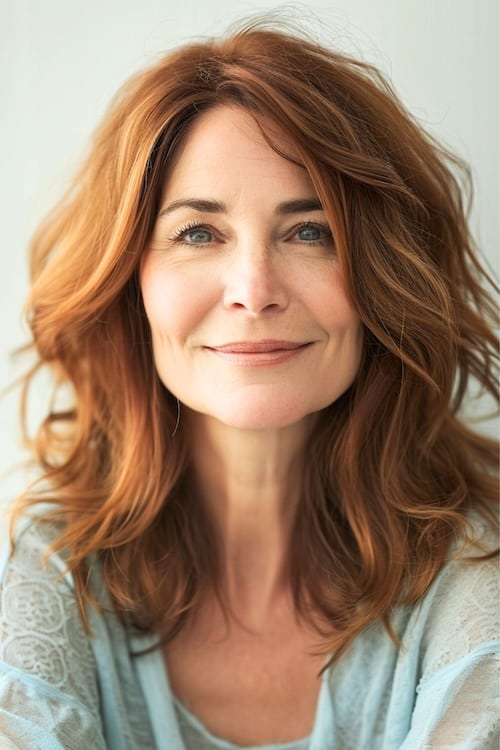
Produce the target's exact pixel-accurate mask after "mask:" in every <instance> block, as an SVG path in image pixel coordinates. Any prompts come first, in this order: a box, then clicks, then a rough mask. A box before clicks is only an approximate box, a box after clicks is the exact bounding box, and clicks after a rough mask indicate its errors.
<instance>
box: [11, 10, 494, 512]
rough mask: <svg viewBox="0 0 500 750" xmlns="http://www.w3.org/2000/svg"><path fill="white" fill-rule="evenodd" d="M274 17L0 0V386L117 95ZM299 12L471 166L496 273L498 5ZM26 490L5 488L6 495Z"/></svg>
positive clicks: (477, 225) (14, 431)
mask: <svg viewBox="0 0 500 750" xmlns="http://www.w3.org/2000/svg"><path fill="white" fill-rule="evenodd" d="M279 7H280V4H278V3H275V2H260V3H252V2H243V0H182V2H173V0H85V1H84V2H82V1H81V0H0V165H1V172H0V206H1V218H2V222H1V234H0V238H1V242H0V262H1V266H0V268H1V271H0V388H3V387H5V386H6V385H7V384H8V383H9V381H10V380H12V378H13V377H14V375H15V374H16V373H18V372H19V371H20V367H19V366H15V365H14V364H13V363H12V362H11V361H10V360H9V352H10V351H11V350H12V349H13V348H14V347H17V346H19V345H20V344H22V343H23V342H24V341H25V338H26V330H24V329H23V326H22V324H21V307H22V303H23V300H24V297H25V294H26V291H27V262H26V257H27V244H28V240H29V237H30V235H31V233H32V231H33V229H34V227H35V226H36V224H37V222H38V220H39V219H40V218H41V217H42V216H43V214H44V212H45V211H46V210H47V209H48V208H49V207H50V205H51V204H52V203H53V202H54V201H55V200H56V199H57V196H58V195H60V194H61V192H62V191H63V189H64V187H65V185H66V184H67V181H68V179H69V177H70V176H71V174H72V172H73V170H74V168H75V166H76V165H77V164H78V160H79V157H80V156H81V155H82V153H83V152H84V149H85V146H86V144H87V141H88V137H89V135H90V134H91V132H92V130H93V129H94V127H95V125H96V124H97V122H98V121H99V119H100V117H101V115H102V113H103V112H104V109H105V107H106V105H107V103H108V101H109V99H110V97H111V96H112V94H113V93H114V91H115V90H116V89H117V87H118V86H119V85H120V84H121V83H122V82H123V81H124V80H125V79H126V78H127V77H128V76H129V75H130V74H132V73H133V72H135V71H136V70H137V69H139V68H141V67H144V66H146V65H148V64H149V63H151V62H153V61H154V60H155V58H156V57H157V56H158V55H159V54H160V53H161V52H162V51H164V50H167V49H169V48H171V47H174V46H177V45H179V44H181V43H183V42H185V41H188V40H191V39H193V38H196V37H199V36H203V35H205V36H206V35H217V34H219V33H221V32H223V31H224V30H225V29H226V28H227V26H228V25H229V24H230V23H232V22H234V21H236V20H238V19H240V18H242V17H245V16H248V15H250V14H253V13H257V12H261V11H265V10H269V9H276V8H279ZM289 7H290V6H289ZM294 8H295V9H294V10H292V11H290V10H289V11H288V15H289V16H291V17H292V18H293V19H295V22H296V23H299V24H300V23H305V24H306V25H307V26H309V27H310V26H312V28H313V29H314V30H315V31H316V32H317V31H318V30H320V31H321V35H322V37H323V39H324V41H325V42H326V43H327V44H328V45H330V46H333V45H335V46H337V47H339V48H340V49H342V50H344V51H350V52H353V53H354V54H355V55H357V56H360V57H362V58H364V59H365V60H368V61H370V62H374V63H375V64H377V65H378V66H379V67H380V68H381V69H382V70H383V71H384V72H385V73H386V74H388V75H389V77H390V78H391V79H392V81H393V83H394V85H395V87H396V89H397V90H398V92H399V94H400V96H401V97H402V99H403V101H404V102H405V103H406V105H407V106H408V107H409V109H410V110H411V111H412V112H413V113H414V114H415V115H416V116H417V117H418V119H419V120H420V122H421V123H422V125H423V126H424V127H426V128H427V129H428V130H430V131H431V132H433V133H434V134H435V135H437V136H438V137H439V138H440V139H441V140H442V141H444V142H445V143H446V144H447V145H449V146H451V147H452V148H453V149H454V150H455V151H456V152H457V153H458V154H459V155H460V156H462V157H463V158H464V159H466V160H467V161H468V162H469V163H470V165H471V167H472V171H473V176H474V183H475V203H474V212H473V217H472V226H473V229H474V232H475V235H476V238H477V240H478V242H479V244H480V246H481V248H482V250H483V252H484V254H485V255H486V256H487V258H488V259H489V262H490V264H491V265H492V266H493V267H494V268H497V264H498V247H499V234H500V232H499V211H498V208H499V205H500V201H499V197H500V196H499V170H500V153H499V152H500V147H499V93H500V92H499V89H500V82H499V78H500V73H499V70H500V68H499V49H498V48H499V10H498V9H499V3H498V2H497V0H332V1H331V2H328V3H327V2H312V1H310V2H308V3H307V4H306V5H302V6H298V5H296V6H294ZM315 19H316V20H315ZM16 398H17V394H16V393H14V394H12V395H9V396H8V397H4V398H2V399H1V400H0V472H1V471H5V470H6V469H8V468H9V467H11V466H12V465H13V464H15V463H16V462H17V461H18V460H19V458H20V457H21V455H22V454H21V453H20V451H19V432H18V428H17V405H16ZM41 407H42V404H40V405H39V406H38V409H39V413H41V411H40V409H41ZM489 429H490V430H491V427H490V428H489ZM22 481H23V480H22V478H20V477H19V476H18V477H17V478H16V477H14V476H8V477H3V479H2V480H1V481H0V498H2V499H3V500H6V499H8V498H9V497H10V496H11V495H13V494H14V493H15V492H16V491H17V490H18V488H19V486H20V482H22Z"/></svg>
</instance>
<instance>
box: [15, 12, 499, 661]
mask: <svg viewBox="0 0 500 750" xmlns="http://www.w3.org/2000/svg"><path fill="white" fill-rule="evenodd" d="M219 104H233V105H234V104H236V105H238V106H241V107H244V108H245V109H247V110H248V111H249V112H251V113H252V114H253V116H254V117H255V118H256V119H257V121H258V122H264V121H266V120H267V121H269V118H270V119H271V120H272V121H273V123H274V124H275V125H278V126H279V127H280V128H281V129H282V130H283V131H284V132H285V133H287V134H288V136H289V137H290V138H291V140H292V142H293V143H294V144H295V146H296V151H297V153H298V154H299V161H300V163H301V164H302V165H303V166H304V167H305V168H306V170H307V172H308V173H309V175H310V177H311V180H312V182H313V184H314V187H315V189H316V191H317V194H318V197H319V198H320V200H321V202H322V204H323V206H324V208H325V211H326V213H327V216H328V219H329V222H330V224H331V228H332V231H333V234H334V237H335V243H336V247H337V251H338V255H339V259H340V263H341V267H342V270H343V274H344V277H345V280H346V286H347V289H348V290H349V293H350V296H351V299H352V302H353V305H354V307H355V308H356V310H357V312H358V314H359V316H360V318H361V321H362V323H363V326H364V351H363V357H362V363H361V367H360V370H359V373H358V375H357V378H356V380H355V382H354V383H353V385H352V386H351V387H350V388H349V390H348V391H347V392H346V393H345V394H344V395H343V396H342V397H341V398H340V399H338V401H336V402H335V403H333V404H332V405H331V406H329V407H328V408H326V409H325V410H324V411H323V412H322V413H321V414H320V418H319V420H318V422H317V424H316V427H315V431H314V433H313V435H312V437H311V440H310V443H309V445H308V461H307V465H308V468H307V476H306V477H305V481H304V492H303V497H302V500H301V502H300V504H299V507H298V512H297V518H296V523H295V528H294V532H293V536H292V544H291V548H290V555H289V558H290V559H289V571H290V581H291V587H292V592H293V596H294V602H295V606H296V609H297V612H298V613H299V614H300V615H301V616H302V617H304V618H305V619H306V620H309V621H313V622H314V625H315V627H316V628H317V630H318V633H319V634H320V635H321V646H320V649H321V650H322V651H324V652H325V653H330V654H332V653H334V654H339V653H340V652H341V651H342V650H343V649H344V648H345V647H346V645H347V644H348V643H349V642H350V641H351V640H352V639H353V638H354V637H355V636H356V634H357V633H359V632H360V630H361V629H362V628H364V627H365V626H366V625H367V624H369V623H371V622H373V621H375V620H377V619H382V620H383V621H385V622H386V624H387V625H388V623H389V618H390V613H391V610H392V609H393V608H394V607H395V606H396V605H399V604H411V603H414V602H416V601H417V600H418V599H419V597H421V596H422V594H423V593H424V592H425V591H426V590H427V588H428V587H429V585H430V584H431V583H432V581H433V580H434V578H435V577H436V575H437V574H438V572H439V570H440V569H441V568H442V566H443V564H444V563H445V561H446V559H447V557H448V556H449V552H450V547H451V545H452V544H453V543H454V542H456V541H457V540H458V539H461V538H467V535H469V536H470V535H471V534H472V531H471V527H470V524H469V520H468V519H469V516H470V514H471V512H473V511H476V512H479V513H480V514H482V515H483V516H485V517H488V518H490V519H491V518H492V510H491V508H492V502H493V501H494V498H495V494H496V480H495V467H496V460H497V457H496V451H495V447H494V444H493V442H492V441H491V440H489V439H487V438H486V437H483V436H480V435H479V434H476V433H475V432H474V431H473V430H472V429H471V428H470V427H468V426H467V425H466V424H465V422H464V421H463V420H462V419H461V418H460V409H461V406H462V402H463V400H464V396H465V394H466V389H467V386H468V383H469V381H470V379H471V378H473V379H475V380H477V381H478V382H479V384H480V385H481V387H482V388H483V389H484V390H485V391H487V392H489V393H490V394H493V395H494V396H495V397H496V380H495V372H496V369H495V366H496V361H497V360H496V356H495V355H496V341H495V337H494V335H493V332H492V331H493V325H494V319H495V308H494V304H493V301H492V297H491V295H490V294H489V293H488V292H487V291H486V285H487V284H490V285H491V284H492V283H493V282H491V279H489V278H488V277H487V275H486V273H485V272H484V270H483V269H482V266H481V264H480V261H479V260H478V254H477V252H476V249H475V247H474V243H473V241H472V238H471V235H470V232H469V229H468V225H467V210H466V206H465V205H464V197H463V196H464V189H463V185H464V184H466V183H467V178H468V172H467V170H466V169H465V168H464V166H463V165H462V164H461V162H460V161H459V160H458V159H457V158H456V157H454V156H453V155H452V154H450V153H449V152H448V151H447V150H446V149H444V148H443V147H441V146H440V145H439V144H438V143H437V142H436V141H435V140H434V139H433V138H432V137H430V136H429V135H428V134H426V133H425V132H424V131H423V130H422V128H421V127H420V126H419V124H418V123H417V122H416V121H415V120H414V119H413V118H412V116H411V115H410V114H409V113H408V112H407V111H406V110H405V109H404V107H403V106H402V104H401V103H400V102H399V100H398V98H397V96H396V94H395V93H394V91H393V89H392V88H391V86H390V84H389V83H388V82H387V81H386V80H385V79H384V77H383V76H382V75H381V74H380V73H379V72H378V71H377V70H376V69H375V68H373V67H372V66H371V65H369V64H367V63H365V62H361V61H358V60H355V59H351V58H350V57H348V56H346V55H344V54H339V53H337V52H334V51H330V50H327V49H325V48H323V47H322V46H321V45H319V44H317V43H316V42H315V41H314V40H312V39H309V38H303V37H302V36H301V35H299V34H295V33H290V32H289V31H288V30H283V29H282V28H276V27H274V26H270V25H266V24H265V23H260V24H259V23H254V24H250V25H247V26H245V27H244V28H242V29H239V30H238V31H236V32H234V33H232V34H231V35H230V36H227V37H225V38H222V39H218V40H209V41H203V42H200V43H193V44H190V45H187V46H184V47H181V48H179V49H177V50H175V51H173V52H171V53H169V54H167V55H166V56H164V57H163V58H161V59H159V61H158V62H157V63H156V64H154V65H153V66H152V67H151V68H150V69H148V70H146V71H145V72H142V73H140V74H139V75H137V76H136V77H134V78H133V79H132V80H131V81H130V82H128V83H127V84H126V85H125V86H124V88H123V89H122V90H121V91H120V92H119V94H118V95H117V97H116V99H115V100H114V102H113V103H112V106H111V108H110V110H109V112H108V114H107V115H106V117H105V119H104V121H103V123H102V125H101V126H100V127H99V129H98V130H97V132H96V134H95V137H94V140H93V143H92V146H91V149H90V152H89V155H88V157H87V159H86V160H85V162H84V163H83V166H82V167H81V169H80V171H79V173H78V175H77V176H76V179H75V181H74V184H73V186H72V188H71V189H70V191H69V193H68V194H67V195H66V197H65V198H64V200H62V201H61V202H60V203H59V204H58V205H57V207H56V208H55V210H54V211H53V213H52V214H51V215H50V216H49V217H48V218H47V220H46V221H45V223H44V224H43V225H42V227H41V228H40V230H39V231H38V233H37V235H36V236H35V238H34V241H33V245H32V254H31V273H32V288H31V294H30V297H29V301H28V306H27V310H28V318H29V324H30V326H31V331H32V335H33V339H32V347H33V348H34V350H35V352H36V357H37V362H36V365H35V366H34V368H33V369H32V370H31V371H30V373H28V375H27V376H26V379H25V390H24V399H26V398H27V394H28V393H29V388H30V384H31V383H32V381H33V378H34V377H35V375H36V372H37V371H38V370H39V369H40V368H49V369H50V371H51V372H52V374H53V377H54V393H55V395H54V399H53V401H52V403H51V405H50V407H49V410H48V413H47V416H46V418H45V420H44V421H43V423H42V424H41V426H40V428H39V430H38V432H37V434H36V435H35V437H34V439H33V440H32V443H31V445H32V448H33V451H34V455H35V459H36V462H37V464H38V466H39V467H41V471H42V474H41V478H40V481H39V482H38V483H37V484H35V486H32V487H31V488H30V489H29V490H28V491H27V492H26V493H25V494H24V495H23V497H22V498H20V499H19V501H18V504H17V508H16V511H15V515H14V519H15V518H17V517H18V516H19V515H20V514H22V513H29V512H32V510H34V506H36V504H37V503H39V502H40V501H44V502H47V501H49V502H50V503H51V506H50V508H49V509H45V510H44V514H43V516H42V517H43V518H51V519H57V520H58V521H61V522H62V523H63V526H62V527H61V528H60V534H59V535H58V537H57V539H56V541H55V542H54V545H53V548H54V549H55V550H65V554H66V556H67V564H68V568H69V570H70V571H71V572H72V574H73V576H74V580H75V584H76V590H77V594H78V597H79V602H80V606H81V612H82V616H83V617H84V620H85V606H86V604H87V602H88V601H92V595H91V592H90V588H89V584H88V572H89V570H88V568H89V560H99V561H100V564H101V565H102V569H103V574H104V579H105V583H106V586H107V589H108V591H109V593H110V596H111V600H112V602H113V605H114V607H115V609H116V611H117V612H118V614H119V615H120V616H121V617H122V618H123V619H124V621H126V622H131V623H133V624H134V625H135V626H136V627H138V628H140V629H144V630H146V631H148V630H149V631H155V632H158V633H159V634H160V635H161V637H162V639H163V640H164V642H166V641H168V640H169V639H170V638H172V637H173V636H174V635H175V634H176V633H177V632H178V631H179V630H180V628H182V627H183V625H184V624H185V623H186V621H187V619H188V618H189V617H191V616H193V615H194V614H195V613H196V609H197V606H198V605H199V603H200V600H201V597H202V596H203V594H204V593H205V592H206V591H208V590H210V591H215V592H216V593H217V595H218V596H220V597H221V601H223V590H222V589H223V587H222V578H221V570H222V567H221V560H220V553H219V552H218V550H219V549H220V547H218V545H217V544H216V543H215V541H214V540H216V531H215V529H214V528H213V526H212V525H211V521H210V518H208V517H207V514H206V513H205V511H204V508H203V506H202V504H201V503H200V502H199V501H198V499H197V497H196V493H195V492H194V491H193V489H192V487H191V484H190V471H189V455H188V452H187V450H186V448H185V441H184V438H183V426H182V424H181V425H180V427H179V430H177V431H175V429H174V428H175V425H176V416H177V414H176V402H175V399H174V398H173V396H172V394H170V393H169V392H168V391H167V390H166V389H165V387H164V386H163V385H162V383H161V382H160V380H159V377H158V375H157V374H156V371H155V368H154V360H153V355H152V346H151V336H150V331H149V327H148V323H147V320H146V316H145V311H144V308H143V304H142V300H141V295H140V289H139V284H138V267H139V263H140V260H141V256H142V254H143V253H144V251H145V249H146V248H147V246H148V241H149V239H150V235H151V232H152V228H153V225H154V222H155V219H156V215H157V212H158V210H159V205H160V199H161V194H162V187H163V185H164V181H165V178H166V177H167V178H168V172H169V165H170V163H171V161H172V158H173V154H174V152H175V150H176V148H177V146H178V145H179V144H180V143H181V142H182V140H183V138H185V137H186V134H187V133H188V132H189V126H190V123H192V122H193V121H194V120H195V119H196V118H197V117H198V116H199V114H200V113H201V112H204V111H206V110H207V109H209V108H210V107H214V106H216V105H219ZM285 157H286V155H285ZM459 173H461V174H462V175H465V181H463V180H461V179H459V177H457V174H459ZM493 286H494V285H493ZM68 386H70V391H71V394H72V398H71V403H70V404H69V405H68V404H66V405H64V404H63V405H59V406H58V397H57V393H58V391H59V389H60V388H61V387H62V388H63V390H64V389H66V391H67V388H68ZM66 401H67V393H66ZM174 432H176V434H175V435H173V436H172V433H174ZM30 508H31V511H30ZM313 613H314V614H313ZM316 615H318V616H319V617H316ZM320 620H321V625H320V624H319V621H320ZM388 627H389V625H388Z"/></svg>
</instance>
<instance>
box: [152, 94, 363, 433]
mask: <svg viewBox="0 0 500 750" xmlns="http://www.w3.org/2000/svg"><path fill="white" fill-rule="evenodd" d="M272 133H273V141H274V143H275V144H276V145H277V146H278V147H279V148H281V149H282V150H283V151H284V152H285V153H288V154H290V153H291V154H293V147H292V145H291V144H290V142H289V140H288V139H287V137H286V136H285V135H284V134H280V133H279V131H277V130H276V128H274V129H273V130H272ZM141 288H142V295H143V299H144V305H145V309H146V314H147V317H148V320H149V324H150V326H151V333H152V342H153V350H154V358H155V363H156V367H157V370H158V373H159V376H160V378H161V380H162V381H163V383H164V384H165V386H166V387H167V388H168V389H169V391H171V393H173V394H174V395H175V396H177V398H178V399H179V400H180V401H181V402H182V403H184V404H186V405H187V406H188V407H190V408H191V409H192V410H194V411H195V412H199V413H202V414H204V415H207V416H208V417H212V418H214V419H216V420H219V421H221V422H223V423H225V424H227V425H231V426H233V427H238V428H242V429H265V428H279V427H284V426H287V425H291V424H294V423H297V422H300V421H301V420H305V419H306V418H307V417H308V415H311V414H313V413H314V412H317V411H319V410H321V409H323V408H324V407H326V406H328V405H329V404H331V403H332V402H334V401H335V400H336V399H337V398H338V397H339V396H340V395H341V394H342V393H343V392H344V391H345V390H346V389H347V388H348V387H349V385H350V384H351V383H352V381H353V379H354V377H355V375H356V372H357V369H358V366H359V361H360V355H361V348H362V329H361V324H360V321H359V318H358V316H357V314H356V312H355V311H354V309H353V307H352V305H351V303H350V301H349V299H348V296H347V294H346V291H345V288H344V283H343V279H342V275H341V272H340V266H339V263H338V261H337V258H336V255H335V245H334V242H333V239H332V236H331V231H330V229H329V226H328V223H327V220H326V216H325V213H324V211H323V210H322V209H321V205H320V204H319V201H318V198H317V195H316V193H315V190H314V188H313V186H312V183H311V181H310V179H309V176H308V174H307V172H306V170H305V169H304V168H302V167H299V166H297V165H296V164H294V163H292V162H291V161H288V160H287V159H285V158H283V157H281V156H279V155H278V154H277V153H276V152H275V151H273V149H272V148H271V147H270V146H269V145H268V144H267V143H266V141H265V140H264V138H263V136H262V134H261V132H260V130H259V128H258V126H257V124H256V123H255V121H254V119H253V118H252V117H251V116H250V115H249V114H248V113H247V112H245V111H244V110H242V109H240V108H237V107H234V106H219V107H216V108H214V109H211V110H209V111H208V112H205V113H204V114H202V115H201V116H200V117H199V118H198V119H197V120H196V121H195V123H194V125H193V126H192V128H191V130H190V132H189V135H188V136H187V138H186V140H185V142H184V143H183V145H182V146H181V148H180V150H179V153H178V155H177V158H176V161H175V163H174V165H173V166H172V168H171V170H170V173H169V176H168V180H167V182H166V185H165V191H164V196H163V200H162V207H161V210H160V212H159V215H158V218H157V221H156V225H155V229H154V233H153V237H152V240H151V243H150V246H149V248H148V249H147V251H146V254H145V256H144V259H143V263H142V266H141Z"/></svg>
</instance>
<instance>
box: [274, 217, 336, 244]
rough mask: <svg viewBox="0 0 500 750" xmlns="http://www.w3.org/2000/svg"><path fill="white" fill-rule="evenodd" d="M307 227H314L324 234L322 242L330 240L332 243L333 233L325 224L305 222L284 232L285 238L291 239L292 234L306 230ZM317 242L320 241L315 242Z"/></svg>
mask: <svg viewBox="0 0 500 750" xmlns="http://www.w3.org/2000/svg"><path fill="white" fill-rule="evenodd" d="M308 227H314V228H316V229H319V230H321V231H322V232H323V233H324V237H323V239H324V240H331V241H332V242H333V232H332V230H331V228H330V226H329V225H328V224H327V223H326V222H322V221H312V220H306V221H301V222H299V223H298V224H295V225H294V226H293V227H291V228H290V229H289V230H288V231H287V232H286V235H285V236H286V237H293V235H294V234H297V232H300V230H301V229H307V228H308ZM317 241H318V242H319V241H320V240H317Z"/></svg>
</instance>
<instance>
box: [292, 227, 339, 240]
mask: <svg viewBox="0 0 500 750" xmlns="http://www.w3.org/2000/svg"><path fill="white" fill-rule="evenodd" d="M293 232H294V234H293V237H295V238H296V239H297V240H298V241H299V242H304V243H305V244H309V245H330V244H331V243H332V232H331V230H330V227H328V226H327V225H324V224H316V223H315V222H307V223H306V222H304V223H303V224H300V225H299V226H298V227H296V228H295V229H294V230H293Z"/></svg>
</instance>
